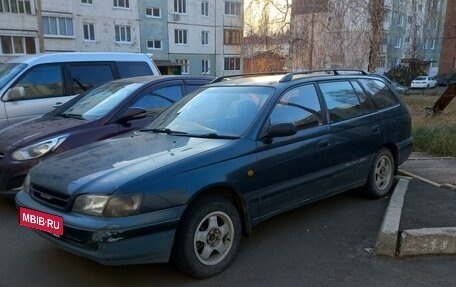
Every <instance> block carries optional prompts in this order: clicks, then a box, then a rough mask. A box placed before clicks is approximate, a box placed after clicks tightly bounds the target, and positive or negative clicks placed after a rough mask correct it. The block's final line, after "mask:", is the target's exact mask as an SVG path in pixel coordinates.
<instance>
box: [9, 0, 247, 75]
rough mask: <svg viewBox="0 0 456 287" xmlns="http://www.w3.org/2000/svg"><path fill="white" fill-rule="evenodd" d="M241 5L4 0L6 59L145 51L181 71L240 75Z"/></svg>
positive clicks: (217, 0) (190, 0)
mask: <svg viewBox="0 0 456 287" xmlns="http://www.w3.org/2000/svg"><path fill="white" fill-rule="evenodd" d="M243 6H244V4H243V0H211V1H209V0H110V1H106V0H78V1H70V0H0V39H1V45H0V61H2V62H5V61H7V60H9V59H11V58H12V57H17V56H21V55H25V54H35V53H40V52H66V51H109V52H143V53H150V54H153V58H154V60H156V61H157V62H159V63H160V62H161V63H163V64H164V65H165V66H166V65H168V66H175V67H176V66H178V67H180V70H181V73H182V74H195V75H199V74H205V75H212V76H221V75H230V74H239V73H241V72H242V59H241V44H242V43H241V41H242V34H243ZM162 71H163V70H162Z"/></svg>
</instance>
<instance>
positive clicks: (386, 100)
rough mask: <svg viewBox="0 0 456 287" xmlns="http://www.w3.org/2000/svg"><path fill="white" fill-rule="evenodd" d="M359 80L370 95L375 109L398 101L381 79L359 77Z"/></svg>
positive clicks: (389, 105) (386, 106)
mask: <svg viewBox="0 0 456 287" xmlns="http://www.w3.org/2000/svg"><path fill="white" fill-rule="evenodd" d="M360 82H361V84H362V85H363V87H364V88H365V89H366V91H367V92H368V94H369V95H370V96H371V98H372V101H373V102H374V104H375V106H376V108H377V109H384V108H388V107H391V106H394V105H396V104H397V103H398V100H397V98H396V97H395V96H394V95H393V93H392V92H391V91H390V89H389V88H388V87H387V86H386V85H385V83H383V82H382V81H380V80H373V79H372V80H369V79H361V80H360Z"/></svg>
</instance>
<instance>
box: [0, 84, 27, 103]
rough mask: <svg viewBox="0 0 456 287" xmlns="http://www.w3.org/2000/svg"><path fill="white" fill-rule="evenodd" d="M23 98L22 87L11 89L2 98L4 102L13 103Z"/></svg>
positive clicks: (23, 91)
mask: <svg viewBox="0 0 456 287" xmlns="http://www.w3.org/2000/svg"><path fill="white" fill-rule="evenodd" d="M24 97H25V89H24V87H13V88H11V89H9V90H8V92H6V93H5V97H4V98H3V99H4V100H5V101H15V100H20V99H22V98H24Z"/></svg>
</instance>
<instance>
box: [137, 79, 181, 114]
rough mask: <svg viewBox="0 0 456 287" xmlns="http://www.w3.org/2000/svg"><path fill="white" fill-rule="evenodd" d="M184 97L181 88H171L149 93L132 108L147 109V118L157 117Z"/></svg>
mask: <svg viewBox="0 0 456 287" xmlns="http://www.w3.org/2000/svg"><path fill="white" fill-rule="evenodd" d="M182 97H183V95H182V87H181V86H169V87H164V88H161V89H158V90H153V91H149V92H147V93H146V94H144V95H143V96H142V97H141V98H139V99H138V100H136V101H135V102H134V103H133V104H131V105H130V106H131V107H139V108H143V109H145V110H146V111H147V116H157V115H158V114H160V113H161V112H162V111H163V110H165V109H166V108H167V107H169V106H171V105H172V104H173V103H175V102H177V101H178V100H180V99H181V98H182Z"/></svg>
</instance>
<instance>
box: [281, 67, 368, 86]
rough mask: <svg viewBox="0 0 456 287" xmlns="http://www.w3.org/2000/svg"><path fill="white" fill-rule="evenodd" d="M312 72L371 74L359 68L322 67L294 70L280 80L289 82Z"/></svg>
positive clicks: (320, 73) (321, 73)
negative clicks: (318, 68) (300, 70)
mask: <svg viewBox="0 0 456 287" xmlns="http://www.w3.org/2000/svg"><path fill="white" fill-rule="evenodd" d="M312 74H319V75H370V73H368V72H366V71H364V70H359V69H320V70H309V71H302V72H292V73H288V74H286V75H285V76H283V78H282V79H280V81H279V82H281V83H284V82H289V81H291V80H293V78H294V77H295V76H299V75H309V76H311V75H312Z"/></svg>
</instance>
